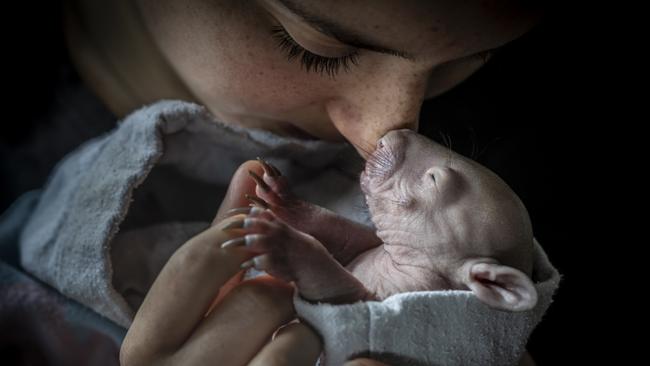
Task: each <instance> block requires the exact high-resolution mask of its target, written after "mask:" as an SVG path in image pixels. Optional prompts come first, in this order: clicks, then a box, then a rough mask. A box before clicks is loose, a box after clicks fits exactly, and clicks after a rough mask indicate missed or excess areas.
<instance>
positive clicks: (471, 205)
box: [223, 130, 537, 311]
mask: <svg viewBox="0 0 650 366" xmlns="http://www.w3.org/2000/svg"><path fill="white" fill-rule="evenodd" d="M259 160H260V162H261V164H262V165H263V169H264V174H263V177H259V176H257V175H256V174H254V173H253V172H250V173H251V176H252V177H253V179H255V181H256V183H257V187H256V195H257V197H254V196H251V197H250V199H251V200H253V201H254V202H256V207H251V208H239V209H234V210H232V213H246V214H247V216H246V218H245V219H242V220H238V221H235V222H233V223H232V224H231V225H230V226H229V228H235V227H237V228H241V229H243V230H242V233H243V235H242V236H241V237H237V238H234V239H231V240H229V241H227V242H225V243H224V244H223V246H230V245H245V246H246V247H247V248H248V249H249V250H251V251H253V252H256V253H259V255H257V256H255V257H254V258H253V259H252V260H251V261H249V262H247V263H245V264H244V265H243V266H244V267H251V266H254V267H255V268H257V269H259V270H264V271H266V272H267V273H269V274H271V275H272V276H275V277H277V278H280V279H282V280H285V281H294V283H295V285H296V287H297V288H298V290H299V292H300V295H301V296H302V297H303V298H304V299H306V300H309V301H320V302H329V303H334V304H341V303H351V302H355V301H360V300H365V301H368V300H382V299H385V298H386V297H388V296H390V295H392V294H396V293H400V292H409V291H431V290H451V289H455V290H470V291H473V292H474V294H475V295H476V296H477V297H478V299H480V300H481V301H483V302H484V303H486V304H487V305H489V306H492V307H494V308H497V309H501V310H509V311H522V310H528V309H531V308H532V307H534V306H535V304H536V302H537V292H536V290H535V287H534V285H533V283H532V281H531V279H530V276H531V272H532V253H533V233H532V227H531V223H530V219H529V217H528V213H527V211H526V208H525V207H524V205H523V204H522V202H521V201H520V200H519V198H518V197H517V195H516V194H515V193H514V192H513V191H512V190H511V189H510V188H509V187H508V185H507V184H506V183H505V182H504V181H503V180H501V179H500V178H499V177H498V176H497V175H496V174H495V173H493V172H492V171H490V170H488V169H487V168H485V167H483V166H481V165H480V164H478V163H476V162H474V161H472V160H470V159H467V158H465V157H463V156H461V155H459V154H456V153H454V152H453V151H451V150H450V149H448V148H446V147H444V146H441V145H439V144H437V143H435V142H433V141H431V140H429V139H427V138H425V137H424V136H421V135H419V134H417V133H415V132H413V131H410V130H396V131H391V132H389V133H387V134H386V135H385V136H384V137H382V138H381V139H380V140H379V141H378V143H377V148H376V150H375V151H374V153H373V154H372V155H371V156H370V157H369V158H368V160H367V162H366V167H365V170H364V171H363V173H362V174H361V188H362V190H363V192H364V193H365V195H366V202H367V204H368V208H369V209H370V214H371V215H372V221H373V222H374V224H375V226H376V229H377V230H376V232H375V231H374V230H373V229H372V228H370V227H367V226H364V225H362V224H359V223H357V222H354V221H351V220H349V219H347V218H344V217H342V216H340V215H338V214H336V213H334V212H332V211H330V210H327V209H325V208H323V207H319V206H317V205H314V204H312V203H309V202H305V201H303V200H301V199H299V198H297V197H296V196H295V195H294V194H292V192H291V190H290V188H289V183H288V182H287V179H286V177H284V176H282V175H281V173H280V172H279V170H278V169H277V168H275V167H274V166H272V165H271V164H269V163H267V162H265V161H263V160H261V159H259ZM259 206H261V207H259Z"/></svg>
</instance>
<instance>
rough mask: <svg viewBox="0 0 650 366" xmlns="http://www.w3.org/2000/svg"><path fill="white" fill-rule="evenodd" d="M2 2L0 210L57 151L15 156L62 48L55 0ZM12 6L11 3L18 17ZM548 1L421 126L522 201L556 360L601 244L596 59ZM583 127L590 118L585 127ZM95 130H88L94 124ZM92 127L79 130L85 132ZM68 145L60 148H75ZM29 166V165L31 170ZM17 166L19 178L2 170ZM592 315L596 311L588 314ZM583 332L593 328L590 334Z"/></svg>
mask: <svg viewBox="0 0 650 366" xmlns="http://www.w3.org/2000/svg"><path fill="white" fill-rule="evenodd" d="M37 7H38V11H34V10H35V9H34V6H33V5H31V4H26V3H21V4H13V5H7V8H5V12H4V13H5V15H4V16H3V17H5V18H7V17H9V16H10V15H9V14H13V15H11V16H15V17H16V19H18V20H19V21H17V22H16V21H15V20H16V19H12V20H11V21H6V22H3V24H2V30H3V31H2V37H3V39H4V41H3V45H4V49H5V57H4V60H3V68H4V70H5V75H3V81H4V87H5V93H3V94H4V98H3V99H2V103H3V106H2V107H3V112H4V116H3V121H2V133H1V134H0V136H1V138H0V153H1V155H0V162H2V165H0V169H2V170H1V173H2V177H1V179H0V194H1V197H0V203H1V207H0V209H2V210H4V209H6V208H7V207H8V205H9V204H10V203H11V202H12V201H13V200H14V199H15V198H16V197H17V196H18V195H19V194H20V193H22V192H24V191H25V190H28V189H33V188H38V187H41V186H42V184H43V182H44V180H45V178H46V175H45V174H44V173H43V171H45V172H48V171H49V170H50V169H51V168H52V167H53V164H54V163H55V162H56V161H58V160H60V158H62V156H63V153H64V152H57V153H56V154H54V155H50V156H47V157H43V159H44V161H45V162H43V161H35V160H31V161H30V160H26V161H18V162H17V161H16V158H17V157H18V156H19V155H18V153H17V151H19V150H20V149H21V146H25V145H29V144H30V143H33V139H34V135H35V131H37V130H38V129H39V128H42V127H43V126H47V124H48V118H47V116H48V113H49V112H50V106H51V101H52V100H53V99H54V98H55V97H56V95H55V94H56V91H55V88H54V86H55V84H56V82H57V72H58V70H60V64H61V63H62V62H63V61H62V60H64V59H65V53H66V50H65V48H64V46H63V41H62V34H61V30H60V6H59V3H58V2H56V1H50V2H42V3H40V4H39V5H38V6H37ZM16 14H20V15H19V16H18V15H16ZM573 15H575V12H574V11H572V12H570V11H569V10H568V9H559V8H558V9H553V11H552V12H551V14H550V16H549V17H547V19H546V20H545V22H544V23H542V24H541V25H540V26H538V27H537V28H535V29H534V30H533V31H531V32H530V33H528V34H527V35H526V36H524V37H522V38H521V39H518V40H516V41H514V42H512V43H511V44H509V45H508V46H506V47H504V49H503V50H501V51H500V52H499V53H497V54H496V55H495V56H494V57H493V58H492V59H491V60H490V61H489V62H488V64H487V65H486V66H485V67H484V68H483V69H482V70H480V71H479V72H477V73H476V74H475V75H473V76H472V77H470V78H469V79H468V80H466V81H465V82H464V83H463V84H461V85H460V86H458V87H456V88H455V89H453V90H451V91H449V92H447V93H445V94H443V95H441V96H439V97H437V98H435V99H433V100H430V101H427V102H426V103H425V104H424V105H423V108H422V113H421V122H420V125H421V132H422V133H424V134H426V135H428V136H429V137H431V138H433V139H434V140H437V141H439V142H443V143H445V142H446V143H449V141H451V146H452V148H453V149H454V150H456V151H458V152H460V153H462V154H464V155H467V156H473V157H475V158H476V159H477V160H478V161H479V162H480V163H482V164H484V165H486V166H487V167H488V168H490V169H492V170H493V171H495V172H496V173H497V174H499V175H500V176H501V177H502V178H503V179H504V180H505V181H506V182H508V184H509V185H510V186H511V187H512V188H513V189H514V191H515V192H516V193H517V194H518V195H519V196H520V197H521V199H522V201H523V202H524V204H525V205H526V206H527V208H528V209H529V212H530V215H531V218H532V222H533V228H534V232H535V236H536V238H537V239H538V240H539V242H540V243H541V244H542V245H543V246H544V248H545V249H546V251H547V253H548V255H549V257H550V259H551V261H552V262H553V263H554V264H555V266H556V267H557V268H558V269H559V270H560V272H561V273H562V274H563V275H564V279H563V282H562V283H561V287H560V290H559V292H558V294H557V296H556V299H555V302H554V303H553V304H552V306H551V308H550V310H549V312H548V313H547V315H546V317H545V319H544V320H543V322H542V323H541V324H540V325H539V326H538V328H537V329H536V330H535V332H534V333H533V335H532V337H531V339H530V341H529V344H528V349H529V351H530V352H531V354H532V355H533V358H534V359H535V360H536V361H537V362H538V364H540V365H546V364H549V365H550V364H565V363H569V362H570V361H576V360H578V359H581V358H590V357H591V356H592V355H594V354H597V353H598V351H597V350H595V349H594V348H593V346H592V344H591V343H590V339H591V338H590V337H593V336H594V334H602V332H603V330H602V328H599V327H597V328H595V330H594V327H593V319H591V320H588V318H587V316H586V314H587V313H588V309H589V307H588V306H587V305H586V304H587V303H588V302H589V301H590V297H589V295H590V294H591V292H590V291H587V287H588V286H589V285H590V283H591V282H592V279H591V278H590V275H589V274H587V273H585V270H584V268H586V267H587V264H588V263H587V258H586V256H585V252H586V251H589V250H594V246H595V245H600V243H598V241H597V240H595V239H594V237H593V235H592V236H590V237H588V236H587V235H586V233H587V232H592V233H593V232H594V231H596V230H594V227H592V226H588V225H584V223H585V221H586V216H587V215H588V214H589V212H588V211H589V210H590V209H588V208H587V204H586V203H587V202H588V201H590V200H591V198H592V197H591V196H590V195H591V192H593V182H592V181H591V180H590V179H588V178H587V176H588V175H587V174H586V171H587V170H588V169H591V168H588V167H590V166H591V165H590V164H591V163H589V161H591V160H590V159H589V158H588V156H589V155H588V154H587V152H588V151H587V150H588V149H587V148H586V146H588V145H589V143H588V142H586V141H585V140H586V139H587V132H588V131H589V130H593V129H595V128H597V127H596V126H595V124H594V123H592V121H595V120H598V119H599V118H600V117H601V116H599V115H598V110H599V105H598V103H597V102H595V100H592V101H590V100H588V98H587V96H590V95H593V94H594V93H595V91H594V90H592V89H591V88H593V87H594V83H593V82H591V81H592V76H593V75H594V74H595V73H596V72H597V70H596V68H595V66H593V65H592V66H590V64H589V63H588V62H587V61H586V60H589V57H590V56H592V57H593V53H592V52H593V51H591V50H589V49H588V47H586V46H585V45H586V42H585V40H586V39H587V38H586V33H585V31H584V27H583V26H582V24H581V22H580V20H579V19H580V18H579V17H577V18H576V17H574V16H573ZM586 126H589V127H588V128H587V127H586ZM99 132H101V131H96V133H99ZM89 137H91V136H88V138H89ZM75 147H76V145H75V144H71V145H70V146H69V149H68V150H72V149H73V148H75ZM31 159H34V158H33V157H32V158H31ZM36 166H38V167H39V168H38V170H39V172H35V173H34V174H33V175H30V174H29V173H30V170H34V171H35V170H36V168H35V167H36ZM17 175H27V176H29V177H30V178H26V179H24V180H23V181H21V182H20V184H17V183H16V182H15V181H14V180H13V179H12V177H14V176H17ZM596 320H597V319H596ZM590 333H591V334H590Z"/></svg>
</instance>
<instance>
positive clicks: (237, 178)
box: [210, 160, 264, 226]
mask: <svg viewBox="0 0 650 366" xmlns="http://www.w3.org/2000/svg"><path fill="white" fill-rule="evenodd" d="M249 170H252V171H253V172H254V173H256V174H257V175H259V176H262V174H263V173H264V170H263V169H262V166H261V165H260V163H259V162H257V161H256V160H248V161H246V162H244V163H243V164H242V165H240V166H239V168H237V171H235V174H233V176H232V179H231V180H230V185H229V186H228V191H227V192H226V195H225V196H224V198H223V201H221V206H220V207H219V210H218V211H217V215H216V217H215V218H214V220H213V221H212V224H211V225H210V226H212V225H214V224H216V223H218V222H220V221H221V220H222V219H223V217H224V216H225V214H226V212H227V211H228V210H230V209H231V208H236V207H246V206H248V204H249V203H250V202H249V201H248V200H247V199H246V197H244V195H245V194H246V193H248V194H251V195H254V194H255V181H254V180H253V179H252V178H251V177H250V175H249V173H248V171H249Z"/></svg>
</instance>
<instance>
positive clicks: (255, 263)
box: [240, 254, 276, 272]
mask: <svg viewBox="0 0 650 366" xmlns="http://www.w3.org/2000/svg"><path fill="white" fill-rule="evenodd" d="M251 267H255V269H257V270H258V271H265V272H268V271H269V270H270V269H272V268H275V267H276V265H274V263H273V260H272V258H271V255H269V254H260V255H257V256H255V257H253V258H251V259H249V260H247V261H246V262H244V263H242V264H241V266H240V268H241V269H249V268H251Z"/></svg>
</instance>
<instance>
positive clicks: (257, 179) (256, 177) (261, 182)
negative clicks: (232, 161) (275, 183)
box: [248, 170, 271, 192]
mask: <svg viewBox="0 0 650 366" xmlns="http://www.w3.org/2000/svg"><path fill="white" fill-rule="evenodd" d="M248 174H249V175H250V176H251V177H252V178H253V180H254V181H255V183H256V184H257V185H258V186H259V187H260V188H261V189H262V190H263V191H264V192H268V191H270V190H271V187H269V186H268V184H266V182H265V181H264V180H263V179H262V177H260V176H259V175H257V174H255V172H253V171H252V170H249V171H248Z"/></svg>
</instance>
